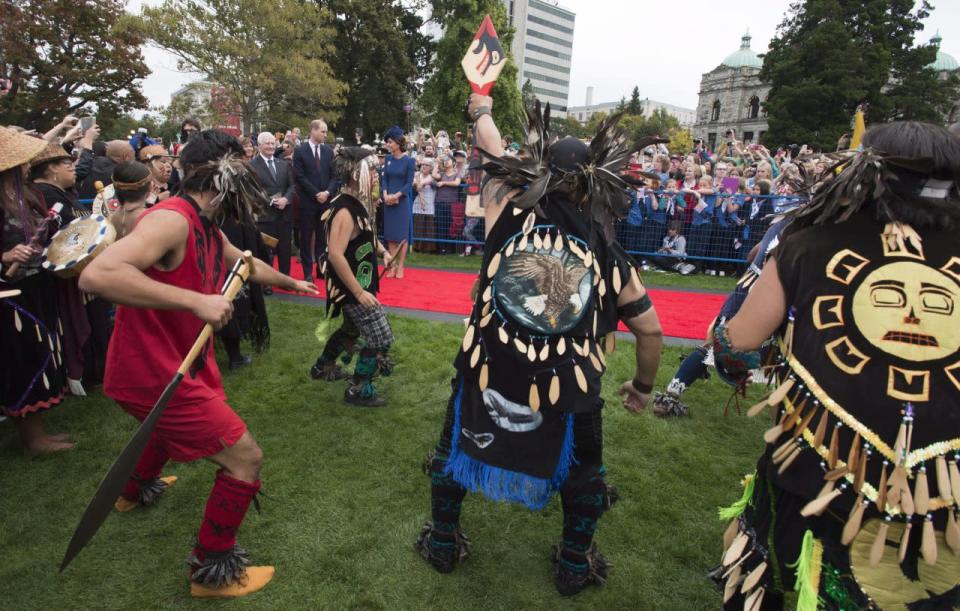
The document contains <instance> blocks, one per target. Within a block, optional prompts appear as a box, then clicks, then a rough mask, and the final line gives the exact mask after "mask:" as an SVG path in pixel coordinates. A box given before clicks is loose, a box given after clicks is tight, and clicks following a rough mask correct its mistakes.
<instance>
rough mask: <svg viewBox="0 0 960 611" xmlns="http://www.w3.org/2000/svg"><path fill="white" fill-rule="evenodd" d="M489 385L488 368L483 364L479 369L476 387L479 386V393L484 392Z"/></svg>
mask: <svg viewBox="0 0 960 611" xmlns="http://www.w3.org/2000/svg"><path fill="white" fill-rule="evenodd" d="M489 383H490V366H489V365H487V364H486V363H484V364H483V367H481V368H480V379H479V381H478V385H479V386H480V392H483V391H485V390H486V389H487V385H488V384H489Z"/></svg>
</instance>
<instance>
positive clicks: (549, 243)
mask: <svg viewBox="0 0 960 611" xmlns="http://www.w3.org/2000/svg"><path fill="white" fill-rule="evenodd" d="M543 249H544V250H553V239H552V238H551V237H550V232H549V231H548V232H547V235H545V236H543Z"/></svg>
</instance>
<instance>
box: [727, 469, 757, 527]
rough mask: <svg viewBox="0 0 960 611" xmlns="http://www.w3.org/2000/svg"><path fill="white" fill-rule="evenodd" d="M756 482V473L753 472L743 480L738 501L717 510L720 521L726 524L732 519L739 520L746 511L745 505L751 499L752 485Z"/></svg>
mask: <svg viewBox="0 0 960 611" xmlns="http://www.w3.org/2000/svg"><path fill="white" fill-rule="evenodd" d="M756 481H757V473H756V472H753V473H751V474H750V475H748V476H746V477H744V478H743V495H742V496H741V497H740V500H739V501H737V502H736V503H734V504H733V505H730V506H729V507H719V508H718V513H719V514H720V519H721V520H723V521H725V522H726V521H729V520H733V519H734V518H739V517H740V516H741V515H742V514H743V512H744V511H745V510H746V509H747V505H748V504H749V503H750V501H751V499H753V484H754V482H756Z"/></svg>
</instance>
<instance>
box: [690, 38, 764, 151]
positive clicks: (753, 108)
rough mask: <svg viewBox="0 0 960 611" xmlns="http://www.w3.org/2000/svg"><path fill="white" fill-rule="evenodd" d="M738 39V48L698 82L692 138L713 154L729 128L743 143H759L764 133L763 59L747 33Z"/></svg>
mask: <svg viewBox="0 0 960 611" xmlns="http://www.w3.org/2000/svg"><path fill="white" fill-rule="evenodd" d="M740 40H741V43H740V48H739V49H737V50H736V51H734V52H733V53H731V54H730V55H728V56H727V57H726V58H725V59H724V60H723V62H722V63H721V64H720V65H719V66H717V67H716V68H714V69H713V70H711V71H710V72H707V73H706V74H704V75H703V78H702V79H701V80H700V101H699V102H698V103H697V117H696V123H695V124H694V126H693V137H694V138H702V139H703V141H704V142H706V143H707V145H708V146H709V148H710V149H711V150H714V151H715V150H717V148H718V147H719V146H720V144H722V143H723V142H725V140H724V135H725V134H726V132H727V130H729V129H731V128H732V129H734V130H736V133H737V139H738V140H741V141H743V142H745V143H751V142H760V137H761V136H762V135H763V133H764V132H766V131H767V118H766V114H765V113H764V111H763V108H762V105H763V101H764V100H765V99H766V98H767V93H768V92H769V91H770V87H769V86H767V85H765V84H764V83H762V82H760V78H759V74H760V68H762V67H763V59H762V58H761V57H760V56H759V55H757V54H756V53H755V52H754V51H753V49H751V48H750V40H751V36H750V33H749V32H747V33H746V34H744V35H743V38H741V39H740Z"/></svg>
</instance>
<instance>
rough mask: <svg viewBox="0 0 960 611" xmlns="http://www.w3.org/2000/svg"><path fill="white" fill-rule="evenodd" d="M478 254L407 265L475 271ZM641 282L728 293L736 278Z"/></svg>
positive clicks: (415, 259) (420, 256) (671, 277)
mask: <svg viewBox="0 0 960 611" xmlns="http://www.w3.org/2000/svg"><path fill="white" fill-rule="evenodd" d="M480 260H481V257H479V256H476V255H474V256H470V257H460V256H458V255H433V254H426V253H418V252H412V253H410V254H409V255H407V265H411V266H416V267H432V268H437V269H452V270H458V271H465V272H476V271H478V270H479V269H480ZM643 282H644V284H646V285H647V286H650V287H669V288H677V289H703V290H709V291H719V292H722V293H729V292H730V291H732V290H733V287H734V285H736V283H737V279H736V278H735V277H732V276H727V277H719V276H708V275H705V274H696V275H694V276H681V275H680V274H674V273H666V272H662V273H661V272H659V271H652V270H651V271H648V272H644V273H643Z"/></svg>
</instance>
